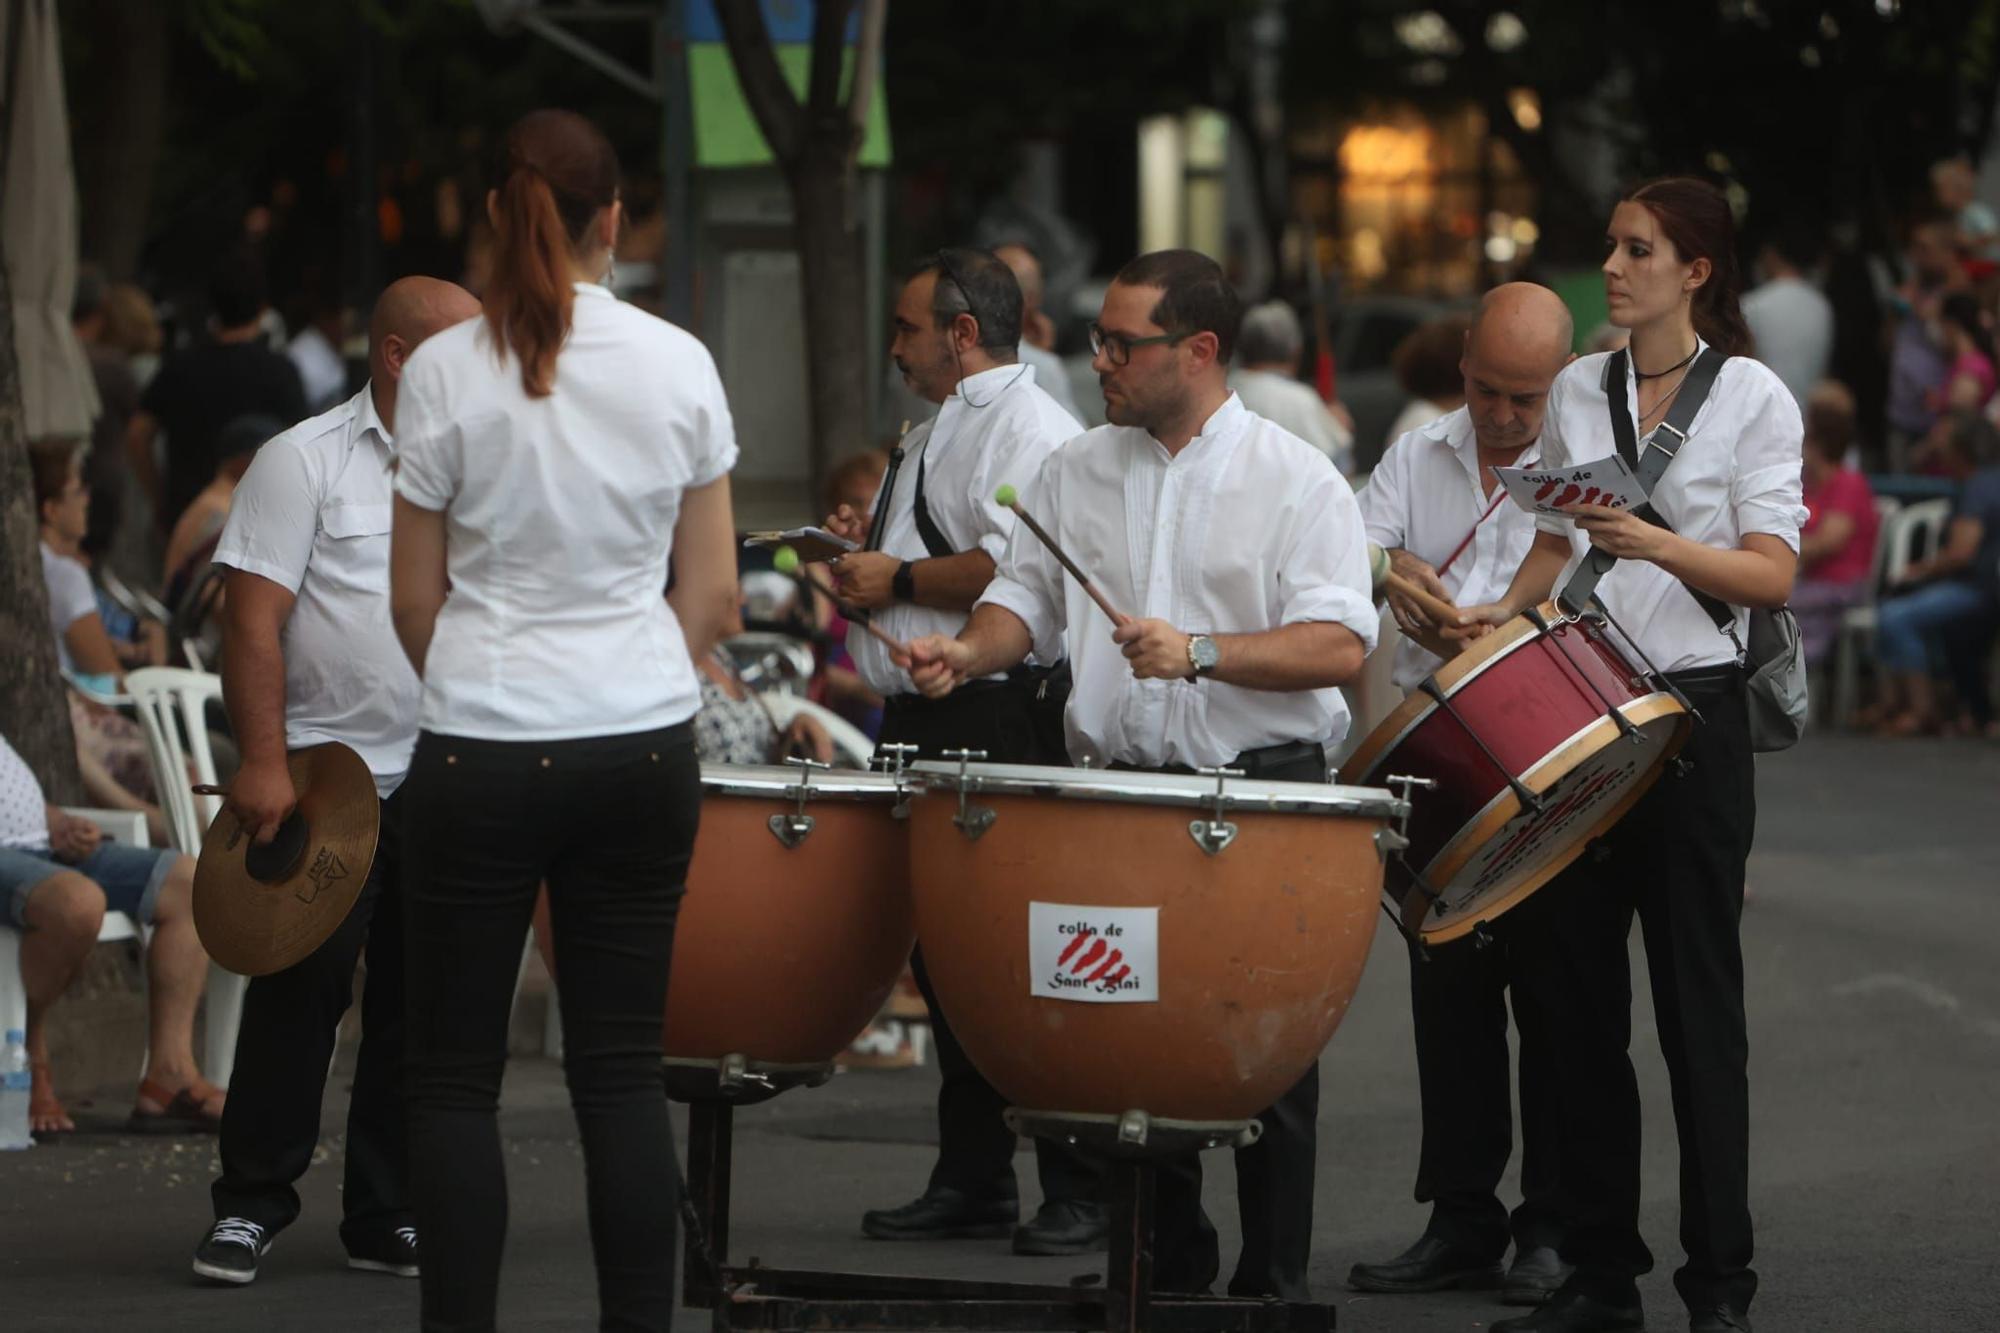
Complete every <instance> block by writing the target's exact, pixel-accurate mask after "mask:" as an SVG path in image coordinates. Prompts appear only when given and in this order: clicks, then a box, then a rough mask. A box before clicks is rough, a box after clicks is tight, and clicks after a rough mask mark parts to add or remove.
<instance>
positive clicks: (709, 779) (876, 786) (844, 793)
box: [701, 764, 910, 801]
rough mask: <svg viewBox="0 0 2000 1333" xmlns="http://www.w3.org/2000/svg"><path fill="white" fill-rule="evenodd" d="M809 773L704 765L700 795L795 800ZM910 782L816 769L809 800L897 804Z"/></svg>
mask: <svg viewBox="0 0 2000 1333" xmlns="http://www.w3.org/2000/svg"><path fill="white" fill-rule="evenodd" d="M805 781H806V770H804V769H801V768H780V767H779V766H778V765H776V764H703V765H702V766H701V794H702V796H703V797H709V796H742V797H751V798H754V799H760V800H794V799H796V798H797V796H798V787H799V784H800V783H802V782H805ZM909 791H910V784H909V782H908V780H907V779H905V780H904V781H902V782H900V783H899V782H898V781H897V780H896V778H895V776H894V775H893V774H889V773H870V772H868V771H867V770H866V769H860V768H832V769H826V768H815V769H813V770H812V778H811V782H810V784H809V790H808V791H807V793H806V794H807V796H808V797H809V798H812V799H820V798H825V799H829V800H845V801H867V800H880V801H895V800H898V799H901V798H902V797H904V796H907V795H909Z"/></svg>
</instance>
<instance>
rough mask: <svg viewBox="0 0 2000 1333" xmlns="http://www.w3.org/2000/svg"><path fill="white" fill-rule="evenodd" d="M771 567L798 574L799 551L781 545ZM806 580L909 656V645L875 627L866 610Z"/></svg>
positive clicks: (886, 643)
mask: <svg viewBox="0 0 2000 1333" xmlns="http://www.w3.org/2000/svg"><path fill="white" fill-rule="evenodd" d="M771 567H772V568H773V569H775V570H777V571H778V572H779V573H780V574H797V573H798V572H799V553H798V552H797V551H794V550H793V549H792V548H791V547H789V546H780V547H779V548H778V549H777V550H776V551H775V552H773V553H772V555H771ZM804 582H805V584H806V586H808V587H810V588H811V589H812V590H813V591H814V592H816V593H818V594H819V595H820V596H822V597H824V598H826V600H827V601H829V602H832V603H833V604H834V606H835V607H837V608H839V610H840V614H842V615H843V616H846V617H847V618H848V620H850V621H852V622H853V623H854V624H856V625H859V626H861V628H863V629H865V630H867V631H868V632H869V633H870V634H873V635H874V636H875V637H876V638H877V639H880V640H881V641H882V643H883V645H884V646H885V647H887V648H888V649H889V651H891V652H894V653H901V654H902V655H903V656H905V657H908V656H909V655H910V650H909V647H908V646H907V645H905V644H903V643H902V642H900V641H898V640H896V639H893V638H891V637H890V636H889V635H887V634H885V633H883V632H882V631H881V630H879V629H877V628H876V627H875V622H874V620H873V618H871V617H870V616H869V614H868V613H867V612H866V611H863V610H861V609H860V608H859V607H852V606H849V605H847V604H846V603H845V602H843V601H841V600H840V599H839V598H838V597H835V596H834V595H833V594H832V593H830V592H828V591H827V590H826V589H825V588H822V587H820V586H819V584H818V583H817V582H815V581H814V580H813V579H811V578H808V579H806V580H805V581H804Z"/></svg>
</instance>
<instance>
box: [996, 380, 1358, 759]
mask: <svg viewBox="0 0 2000 1333" xmlns="http://www.w3.org/2000/svg"><path fill="white" fill-rule="evenodd" d="M1022 498H1023V503H1024V505H1025V506H1026V508H1027V509H1028V512H1030V513H1032V514H1033V515H1034V516H1035V518H1036V520H1037V521H1038V522H1040V523H1041V524H1042V526H1043V527H1045V528H1047V529H1048V530H1049V531H1050V532H1051V533H1053V534H1054V535H1055V537H1056V540H1057V541H1059V542H1060V543H1062V546H1063V549H1064V550H1065V551H1067V552H1068V553H1069V554H1070V555H1071V557H1073V558H1074V559H1075V560H1076V561H1077V562H1078V563H1079V564H1080V565H1081V566H1082V567H1083V568H1084V569H1085V570H1087V571H1089V573H1090V576H1091V579H1092V581H1093V582H1095V583H1096V584H1097V585H1098V586H1099V587H1100V588H1101V589H1102V590H1103V591H1104V593H1105V595H1106V596H1108V597H1109V598H1110V599H1111V603H1112V605H1113V606H1116V607H1117V608H1118V609H1119V610H1121V611H1123V612H1125V614H1127V615H1131V616H1137V617H1141V618H1146V617H1158V618H1159V619H1162V620H1165V621H1167V622H1168V623H1170V624H1172V625H1173V626H1175V627H1176V628H1177V629H1180V630H1181V631H1183V632H1184V633H1190V634H1201V633H1210V634H1249V633H1258V632H1262V631H1265V630H1271V629H1276V628H1278V627H1279V626H1281V625H1292V624H1299V623H1304V622H1309V621H1317V622H1331V623H1334V624H1340V625H1345V626H1347V627H1348V628H1349V629H1351V630H1353V631H1354V633H1355V634H1356V635H1357V636H1358V637H1359V638H1360V639H1361V643H1362V646H1363V647H1364V648H1365V649H1369V650H1372V649H1373V648H1374V647H1375V636H1376V630H1377V626H1378V620H1377V616H1376V612H1375V604H1374V601H1373V599H1372V598H1371V596H1370V594H1369V583H1368V554H1367V543H1366V541H1365V540H1364V539H1363V536H1362V527H1361V513H1360V511H1359V509H1358V508H1357V507H1356V506H1355V503H1354V492H1353V491H1352V490H1351V489H1350V488H1349V487H1348V484H1347V479H1346V478H1345V477H1342V476H1341V475H1340V472H1339V470H1338V469H1337V468H1335V467H1334V465H1333V464H1332V462H1330V461H1329V460H1328V459H1327V457H1326V455H1325V454H1322V453H1321V452H1319V450H1317V449H1315V448H1313V447H1312V446H1311V445H1309V444H1307V443H1306V442H1305V441H1304V440H1301V439H1299V438H1298V436H1296V435H1293V434H1291V433H1290V432H1289V431H1285V430H1282V429H1280V428H1279V427H1278V426H1275V425H1273V424H1272V423H1271V422H1269V421H1266V420H1264V419H1263V418H1262V417H1259V416H1257V415H1256V414H1255V413H1252V412H1249V411H1246V410H1245V409H1244V407H1243V404H1242V401H1241V400H1240V399H1238V398H1237V397H1236V395H1234V394H1231V395H1230V396H1229V399H1228V400H1227V401H1226V402H1225V403H1223V405H1222V406H1221V407H1219V408H1217V409H1216V411H1215V413H1214V415H1212V416H1211V417H1209V419H1208V421H1207V422H1206V423H1204V424H1203V426H1202V430H1201V433H1200V434H1199V435H1197V436H1195V437H1194V439H1192V440H1190V441H1189V442H1188V444H1187V445H1186V446H1185V447H1184V448H1183V449H1182V450H1181V451H1180V452H1179V453H1178V454H1169V453H1168V452H1167V451H1166V449H1165V447H1164V446H1162V445H1161V444H1160V442H1159V441H1158V440H1156V439H1154V438H1153V437H1152V436H1151V435H1150V434H1149V433H1147V432H1146V431H1144V430H1141V429H1139V428H1137V427H1131V426H1099V427H1098V428H1097V429H1096V430H1093V431H1090V432H1088V433H1086V434H1084V435H1080V436H1078V437H1077V438H1076V439H1074V440H1071V441H1070V442H1069V443H1068V444H1065V445H1064V446H1063V447H1062V448H1060V449H1058V450H1056V451H1055V452H1054V453H1053V454H1050V455H1049V459H1048V461H1047V462H1046V463H1044V464H1043V465H1042V471H1041V475H1040V477H1039V478H1037V480H1036V482H1035V485H1034V487H1033V488H1032V489H1031V490H1029V491H1027V492H1024V493H1023V497H1022ZM987 603H991V604H993V605H995V606H1002V607H1005V608H1006V609H1007V610H1009V611H1011V612H1013V613H1014V614H1015V615H1016V616H1018V617H1019V618H1020V619H1021V621H1022V623H1023V624H1025V625H1026V626H1027V627H1028V631H1029V633H1030V634H1032V635H1033V636H1034V641H1035V655H1036V657H1038V658H1039V659H1041V660H1042V661H1045V662H1053V661H1056V660H1058V659H1060V658H1061V657H1063V656H1064V655H1065V651H1066V652H1067V656H1068V657H1069V660H1070V664H1071V669H1072V671H1073V672H1074V675H1075V682H1076V683H1075V687H1074V689H1073V690H1072V692H1071V694H1070V699H1069V707H1068V709H1067V711H1066V712H1065V714H1064V727H1065V732H1066V738H1067V741H1068V748H1069V754H1070V758H1071V759H1072V760H1074V761H1075V762H1076V763H1078V764H1081V765H1084V766H1086V767H1098V766H1102V765H1105V764H1110V763H1128V764H1133V765H1136V766H1139V767H1145V768H1153V767H1159V766H1161V765H1164V764H1186V765H1190V766H1194V767H1206V766H1212V765H1216V764H1220V763H1223V762H1224V761H1226V760H1230V759H1234V758H1236V757H1237V756H1238V755H1240V754H1242V753H1243V752H1244V751H1246V750H1254V749H1260V748H1262V747H1264V746H1267V745H1277V744H1283V743H1285V742H1290V741H1316V742H1319V743H1321V744H1324V745H1334V744H1337V743H1338V742H1339V741H1340V740H1341V739H1342V738H1343V737H1344V736H1345V735H1346V734H1347V722H1348V713H1347V705H1346V704H1345V703H1344V702H1343V701H1342V699H1341V697H1340V691H1339V690H1337V689H1324V690H1298V691H1290V692H1287V691H1278V690H1252V689H1245V688H1243V687H1241V686H1237V685H1227V684H1224V683H1223V682H1221V681H1218V680H1140V679H1138V678H1137V677H1135V676H1134V675H1133V674H1132V665H1131V663H1130V662H1128V661H1127V660H1126V659H1125V656H1124V653H1123V650H1122V649H1120V647H1119V646H1118V645H1117V644H1116V643H1114V642H1112V639H1111V633H1112V625H1111V622H1110V621H1109V620H1108V619H1106V618H1105V615H1104V613H1103V612H1102V611H1101V610H1099V609H1098V607H1097V604H1096V603H1095V602H1093V601H1091V600H1090V598H1089V596H1088V595H1087V594H1085V593H1084V591H1083V590H1082V589H1081V588H1080V587H1078V586H1077V584H1076V581H1075V580H1074V579H1072V578H1070V577H1069V576H1068V575H1067V574H1065V573H1064V572H1063V569H1062V566H1061V565H1060V564H1059V563H1057V561H1056V559H1055V557H1054V556H1053V555H1051V554H1049V551H1048V548H1047V547H1045V546H1043V545H1042V543H1041V542H1040V541H1038V540H1037V539H1036V538H1035V537H1034V536H1033V534H1031V533H1029V532H1028V531H1027V529H1026V528H1025V527H1022V528H1017V529H1016V530H1015V532H1014V535H1013V538H1012V540H1011V541H1010V542H1009V543H1008V546H1007V554H1006V556H1005V557H1004V558H1003V559H1002V561H1001V563H1000V569H999V573H998V574H997V575H996V576H995V577H994V580H993V582H992V583H991V584H989V585H988V586H987V589H986V593H985V595H984V596H983V597H981V598H980V604H981V605H985V604H987Z"/></svg>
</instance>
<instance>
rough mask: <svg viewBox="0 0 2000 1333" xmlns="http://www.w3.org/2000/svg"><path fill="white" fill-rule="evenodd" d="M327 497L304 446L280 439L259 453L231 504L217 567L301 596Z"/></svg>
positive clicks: (217, 547)
mask: <svg viewBox="0 0 2000 1333" xmlns="http://www.w3.org/2000/svg"><path fill="white" fill-rule="evenodd" d="M322 491H323V486H322V481H321V479H320V478H319V477H318V476H317V475H316V474H315V471H314V469H313V467H312V464H311V462H310V460H309V459H308V458H307V456H306V451H305V449H304V448H303V447H302V446H301V445H300V444H299V443H298V442H296V441H294V440H288V439H285V438H283V437H280V438H278V439H276V440H273V441H271V443H269V444H267V445H265V446H264V447H263V448H262V449H259V450H258V451H257V456H256V458H255V459H253V460H251V463H250V470H249V471H248V472H245V473H244V474H243V480H242V481H240V482H238V483H237V485H236V494H235V495H234V496H233V497H232V498H231V500H230V502H229V519H228V521H227V522H226V523H224V524H223V526H222V539H221V540H220V541H219V542H217V543H216V547H215V563H216V564H218V565H225V566H227V567H229V568H230V569H240V570H242V571H243V572H244V573H246V574H255V575H257V576H258V577H259V578H265V579H269V580H270V581H271V582H273V583H275V584H277V585H278V586H279V587H281V588H283V589H284V590H285V591H286V592H289V593H294V594H296V593H297V592H298V590H299V585H301V584H302V583H304V582H305V578H306V565H307V564H308V563H309V562H310V561H311V560H312V549H313V537H314V536H315V534H316V533H317V532H318V530H319V507H320V501H321V500H322V499H323V498H324V497H323V494H322Z"/></svg>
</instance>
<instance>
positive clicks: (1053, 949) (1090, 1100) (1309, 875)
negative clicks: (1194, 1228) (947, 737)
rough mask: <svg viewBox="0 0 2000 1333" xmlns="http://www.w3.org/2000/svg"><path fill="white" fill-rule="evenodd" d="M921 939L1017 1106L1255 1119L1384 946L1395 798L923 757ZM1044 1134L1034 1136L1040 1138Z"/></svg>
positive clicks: (916, 838) (944, 990) (975, 1043)
mask: <svg viewBox="0 0 2000 1333" xmlns="http://www.w3.org/2000/svg"><path fill="white" fill-rule="evenodd" d="M912 771H913V773H914V774H915V775H916V777H917V780H918V782H919V784H920V788H921V790H920V793H919V795H918V798H917V799H916V800H915V801H914V802H913V804H912V809H911V814H910V871H911V884H912V892H913V896H914V898H915V902H916V912H917V936H918V940H919V942H920V943H921V945H922V947H923V952H924V959H925V965H926V967H927V969H928V971H929V973H930V977H931V983H932V985H933V986H934V987H935V988H936V991H937V996H938V1000H939V1003H940V1004H941V1005H942V1006H943V1008H944V1011H945V1013H946V1014H947V1015H949V1017H950V1019H951V1024H952V1028H953V1030H954V1031H955V1032H956V1033H957V1035H958V1038H959V1041H960V1042H961V1043H962V1044H963V1045H964V1047H965V1050H966V1053H967V1054H968V1055H969V1056H970V1057H971V1059H972V1062H973V1064H974V1065H975V1066H977V1067H978V1069H979V1071H980V1072H981V1073H982V1074H984V1075H985V1076H986V1078H987V1079H988V1080H989V1081H991V1082H992V1084H993V1086H994V1087H995V1088H997V1089H998V1090H999V1091H1000V1092H1001V1093H1002V1094H1003V1095H1004V1096H1006V1097H1007V1098H1008V1099H1009V1100H1010V1101H1011V1102H1012V1103H1013V1104H1014V1106H1015V1107H1016V1108H1017V1111H1016V1112H1015V1114H1016V1115H1017V1116H1018V1115H1021V1114H1024V1112H1022V1111H1021V1110H1019V1108H1035V1111H1029V1112H1025V1114H1029V1115H1032V1114H1035V1113H1036V1112H1061V1113H1084V1114H1089V1115H1101V1116H1110V1117H1120V1116H1126V1115H1128V1114H1130V1113H1132V1112H1134V1111H1139V1112H1144V1113H1145V1114H1146V1115H1148V1116H1151V1117H1154V1118H1165V1119H1168V1120H1173V1121H1181V1122H1190V1121H1191V1122H1202V1123H1214V1122H1243V1121H1248V1120H1250V1119H1251V1118H1253V1117H1255V1116H1256V1115H1257V1114H1258V1113H1259V1112H1261V1111H1263V1110H1265V1109H1266V1108H1268V1107H1269V1106H1270V1105H1271V1104H1272V1103H1273V1102H1275V1101H1276V1100H1277V1098H1278V1097H1279V1095H1280V1094H1281V1093H1283V1092H1285V1091H1286V1090H1287V1089H1288V1088H1290V1087H1291V1086H1292V1085H1293V1084H1294V1083H1296V1082H1297V1081H1298V1079H1299V1078H1300V1077H1301V1076H1302V1075H1303V1074H1304V1073H1305V1071H1306V1070H1307V1069H1308V1068H1309V1067H1311V1065H1312V1062H1313V1061H1314V1060H1315V1059H1317V1058H1318V1057H1319V1054H1320V1051H1321V1049H1322V1048H1323V1047H1324V1046H1325V1045H1326V1043H1327V1040H1328V1039H1329V1038H1330V1037H1331V1036H1332V1035H1333V1031H1334V1029H1335V1028H1336V1027H1337V1026H1339V1024H1340V1020H1341V1017H1342V1016H1343V1015H1344V1014H1345V1013H1346V1011H1347V1005H1348V1001H1349V1000H1350V999H1351V998H1352V996H1353V994H1354V988H1355V984H1356V982H1357V981H1359V979H1360V976H1361V969H1362V965H1363V964H1364V963H1365V962H1366V960H1367V957H1368V947H1369V943H1370V941H1371V940H1372V939H1373V937H1374V933H1375V917H1376V914H1377V907H1376V902H1377V897H1378V895H1379V893H1380V891H1381V885H1382V870H1383V867H1382V859H1381V854H1380V851H1379V850H1378V840H1377V834H1378V833H1379V832H1382V831H1383V830H1384V829H1385V826H1386V825H1387V824H1388V823H1389V822H1391V821H1392V820H1394V819H1396V818H1398V817H1400V815H1401V814H1403V813H1404V812H1405V811H1406V807H1405V806H1404V805H1403V803H1402V802H1400V801H1398V800H1397V799H1396V798H1395V797H1393V796H1392V795H1391V794H1390V793H1388V792H1385V791H1369V790H1363V789H1360V788H1355V787H1336V786H1327V785H1321V784H1313V783H1296V782H1267V781H1257V780H1248V779H1244V778H1242V777H1240V776H1230V777H1224V776H1218V775H1207V776H1189V775H1172V774H1152V773H1125V772H1104V771H1093V770H1086V769H1067V768H1035V767H1016V766H1010V765H999V764H983V763H973V762H969V757H963V758H961V759H960V761H959V762H957V763H928V762H927V763H919V764H917V765H915V766H914V767H913V770H912ZM1037 1132H1039V1131H1037Z"/></svg>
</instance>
